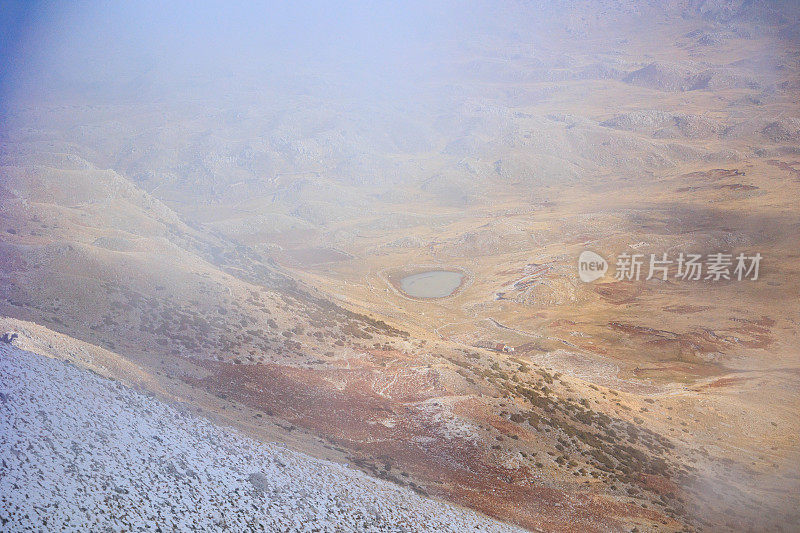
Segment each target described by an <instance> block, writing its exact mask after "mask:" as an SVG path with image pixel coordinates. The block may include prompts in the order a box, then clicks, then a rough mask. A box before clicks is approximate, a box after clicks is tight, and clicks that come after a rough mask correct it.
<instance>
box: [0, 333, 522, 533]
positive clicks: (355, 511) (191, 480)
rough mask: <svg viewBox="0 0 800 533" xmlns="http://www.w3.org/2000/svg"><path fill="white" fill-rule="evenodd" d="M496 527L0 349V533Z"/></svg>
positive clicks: (46, 361)
mask: <svg viewBox="0 0 800 533" xmlns="http://www.w3.org/2000/svg"><path fill="white" fill-rule="evenodd" d="M155 525H160V526H161V529H162V530H189V529H204V530H220V529H230V530H234V531H263V530H266V531H459V532H463V531H510V530H512V529H513V528H511V527H509V526H506V525H504V524H501V523H498V522H493V521H492V520H490V519H488V518H486V517H483V516H480V515H477V514H475V513H473V512H471V511H468V510H464V509H460V508H456V507H453V506H449V505H447V504H444V503H441V502H437V501H433V500H429V499H426V498H424V497H422V496H419V495H418V494H415V493H413V492H411V491H409V490H406V489H403V488H401V487H398V486H395V485H392V484H390V483H387V482H383V481H381V480H377V479H373V478H370V477H369V476H367V475H365V474H363V473H361V472H358V471H355V470H352V469H348V468H346V467H344V466H341V465H338V464H335V463H330V462H325V461H319V460H316V459H313V458H311V457H308V456H305V455H302V454H299V453H296V452H292V451H289V450H287V449H284V448H281V447H280V446H277V445H268V444H263V443H259V442H256V441H254V440H252V439H250V438H247V437H245V436H243V435H241V434H239V433H236V432H235V431H234V430H231V429H228V428H222V427H217V426H214V425H212V424H211V423H209V422H208V421H206V420H204V419H199V418H196V417H193V416H190V415H188V414H184V413H182V412H181V411H180V410H178V409H176V408H175V407H172V406H170V405H167V404H165V403H162V402H160V401H159V400H157V399H154V398H152V397H149V396H145V395H143V394H140V393H138V392H136V391H134V390H132V389H129V388H126V387H125V386H123V385H121V384H119V383H117V382H114V381H111V380H108V379H105V378H103V377H100V376H98V375H95V374H94V373H92V372H89V371H86V370H83V369H80V368H78V367H75V366H73V365H71V364H68V363H64V362H62V361H58V360H54V359H50V358H47V357H43V356H40V355H37V354H34V353H31V352H27V351H24V350H21V349H19V348H16V347H13V346H10V345H5V344H3V345H0V530H2V531H26V530H36V531H39V530H49V531H61V530H68V531H90V530H91V531H98V530H101V529H106V528H107V527H108V528H110V530H112V531H121V530H127V531H137V530H145V529H146V530H154V529H155Z"/></svg>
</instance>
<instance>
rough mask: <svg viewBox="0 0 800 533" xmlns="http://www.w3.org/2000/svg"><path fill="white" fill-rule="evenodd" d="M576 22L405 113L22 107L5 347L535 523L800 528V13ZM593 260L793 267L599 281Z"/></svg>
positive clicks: (430, 70) (509, 38)
mask: <svg viewBox="0 0 800 533" xmlns="http://www.w3.org/2000/svg"><path fill="white" fill-rule="evenodd" d="M546 6H547V7H542V8H541V9H542V10H545V9H546V10H550V11H548V16H547V17H546V20H547V24H546V26H545V25H544V23H543V22H541V21H542V20H545V17H540V16H538V15H535V13H538V12H537V11H536V10H533V9H532V8H530V7H529V6H528V7H525V6H523V7H520V8H519V10H520V11H515V10H514V9H512V8H511V7H508V8H507V11H502V12H501V10H500V9H499V8H498V9H497V13H495V12H494V11H492V13H494V14H495V15H496V19H493V20H492V21H491V22H486V24H487V27H486V28H484V33H479V32H476V33H475V34H474V37H473V38H472V39H471V40H468V41H467V42H466V44H465V45H464V46H460V47H459V48H458V49H457V51H452V50H450V49H448V48H447V43H445V44H442V43H436V45H437V46H441V47H443V48H444V49H445V50H446V52H436V53H433V52H430V51H429V50H427V51H426V50H423V52H426V53H422V57H429V58H437V59H436V61H434V60H433V59H431V60H430V62H429V63H428V64H425V63H423V65H422V66H421V67H419V68H418V69H416V70H414V71H413V73H409V78H408V79H404V80H402V81H398V82H397V84H396V85H395V81H396V80H395V79H394V78H392V79H391V87H389V88H386V87H383V86H381V87H379V88H378V89H375V88H369V87H367V88H364V87H359V88H358V89H355V88H353V87H349V86H347V85H346V82H342V81H341V80H340V79H339V78H338V77H336V75H335V74H330V73H326V72H325V71H324V70H323V69H316V68H315V69H311V68H310V67H309V72H307V73H299V74H297V75H296V76H295V77H294V78H292V79H291V80H289V81H287V80H286V79H284V78H283V76H284V73H282V72H278V71H276V73H275V74H274V76H275V78H276V79H277V78H278V77H280V78H281V81H280V82H278V81H274V80H273V79H272V78H270V80H269V83H266V84H261V82H258V83H257V82H256V81H255V80H256V79H259V80H260V79H261V78H258V77H257V76H256V75H255V74H253V80H254V81H252V82H250V81H249V79H248V78H247V77H246V76H245V75H241V76H240V77H238V78H236V83H235V84H234V83H233V81H232V80H231V79H228V78H225V77H218V78H213V79H210V80H206V81H204V82H203V83H199V82H198V83H197V84H192V85H190V86H189V85H187V86H180V87H177V88H174V89H171V90H172V91H173V92H172V93H170V94H174V95H176V96H174V97H169V98H167V97H158V98H155V97H154V98H149V97H148V94H147V91H146V90H144V89H143V88H142V86H141V85H135V83H139V84H142V83H146V81H145V82H142V81H141V80H140V79H137V80H138V81H137V80H134V81H131V82H130V83H131V84H133V85H131V86H130V87H129V90H130V92H131V96H130V97H126V98H118V99H106V98H100V97H98V98H96V99H93V98H89V97H86V96H84V95H82V94H80V93H76V94H66V95H64V96H63V98H62V99H60V100H59V101H58V102H51V101H46V102H44V103H43V102H41V101H26V100H25V99H20V100H19V101H18V102H16V103H15V105H14V106H13V107H12V108H11V109H12V110H11V111H9V112H8V113H7V115H6V117H5V119H4V121H5V126H4V129H3V131H2V139H1V141H2V145H1V146H0V165H1V168H0V332H5V331H9V332H11V331H13V332H17V333H18V334H19V337H18V339H17V340H16V341H15V343H16V344H17V345H18V346H19V347H20V348H22V349H24V350H29V351H32V352H36V353H40V354H42V355H45V356H49V357H54V358H57V359H66V360H68V361H70V362H71V363H72V364H74V365H76V366H78V367H83V368H87V369H90V370H92V371H94V372H96V373H98V374H100V375H102V376H105V377H108V378H112V379H115V380H119V381H120V382H121V383H123V384H125V385H127V386H130V387H132V388H134V389H136V390H138V391H142V392H146V393H148V394H153V395H155V396H156V397H157V398H159V399H161V400H162V401H165V402H169V403H170V404H173V405H180V406H182V408H186V409H188V410H189V411H190V412H192V413H194V414H196V415H199V416H201V417H205V418H208V419H209V420H211V421H212V422H214V423H216V424H218V425H221V426H223V427H233V428H236V429H238V430H239V431H241V432H242V433H244V434H245V435H247V436H249V437H251V438H253V439H255V440H256V441H263V442H280V443H285V444H286V445H287V446H288V447H289V448H291V449H293V450H297V451H300V452H303V453H306V454H308V455H311V456H314V457H317V458H320V459H326V460H332V461H335V462H339V463H343V464H348V465H350V466H352V467H354V468H358V469H360V470H363V471H365V472H367V473H368V474H370V475H372V476H376V477H378V478H381V479H383V480H388V481H390V482H392V483H395V484H398V485H401V486H403V487H406V488H409V489H412V490H414V491H416V492H417V493H419V494H421V495H426V496H429V497H432V498H435V499H439V500H443V501H447V502H451V503H453V504H457V505H460V506H464V507H467V508H470V509H473V510H476V511H479V512H480V513H483V514H486V515H488V516H490V517H493V518H497V519H499V520H502V521H504V522H508V523H511V524H515V525H519V526H521V527H523V528H527V529H530V530H537V531H631V530H634V528H635V529H636V530H638V531H681V530H690V531H695V530H700V531H792V530H796V528H797V527H798V524H800V511H798V508H799V507H798V504H799V503H800V466H798V465H800V445H799V443H798V435H800V337H798V331H799V326H800V298H799V296H800V104H799V103H798V102H800V99H799V98H798V97H800V18H798V13H800V10H798V9H797V7H796V6H793V3H791V2H787V3H785V4H784V3H780V2H663V3H662V2H652V3H650V2H644V3H641V4H639V3H625V2H616V1H614V2H564V3H559V4H558V5H555V4H546ZM587 6H590V7H591V9H590V7H587ZM598 6H599V7H598ZM603 6H605V7H603ZM495 25H496V27H495ZM496 28H502V31H499V30H497V29H496ZM431 46H433V45H431ZM437 50H438V49H437ZM456 52H457V53H456ZM312 70H313V72H312ZM259 76H261V74H259ZM414 76H417V77H416V78H414ZM331 80H334V81H331ZM273 81H274V83H273ZM126 83H127V82H126ZM353 83H354V84H355V83H356V82H355V81H354V82H353ZM387 83H388V82H387ZM287 86H289V88H287ZM275 87H279V89H277V88H275ZM361 90H364V91H370V96H369V97H364V98H361V97H360V96H359V95H360V94H361V93H360V92H359V91H361ZM221 93H222V94H225V95H226V96H225V97H224V98H221V97H217V96H216V95H219V94H221ZM587 249H589V250H593V251H596V252H597V253H599V254H601V255H602V256H604V257H605V258H607V259H609V261H611V258H613V257H616V256H617V255H618V254H621V253H623V252H628V253H633V252H634V251H635V252H636V253H641V254H645V255H647V256H649V254H651V253H652V254H657V255H660V254H662V253H669V254H670V255H671V256H677V255H678V254H679V253H681V252H683V253H699V254H711V253H716V252H726V253H732V254H738V253H740V252H744V253H748V254H752V253H755V252H758V253H760V254H761V255H762V256H763V260H762V263H761V270H760V274H759V278H758V279H757V280H741V281H739V280H736V279H733V280H728V281H725V280H721V281H712V280H705V279H701V280H696V281H694V280H683V279H679V278H676V277H675V274H676V272H675V270H674V268H673V269H672V270H670V272H669V276H668V279H667V280H666V281H663V280H660V279H650V280H645V279H644V278H642V279H640V280H638V281H637V280H616V279H615V278H614V277H613V275H612V273H613V268H612V272H609V273H608V275H606V276H605V277H603V278H601V279H599V280H597V281H595V282H593V283H583V282H582V281H580V279H579V278H578V272H577V258H578V255H579V254H580V253H581V252H582V251H583V250H587ZM612 264H613V261H612ZM426 270H451V271H456V272H461V273H463V274H464V278H463V283H462V284H461V286H459V288H458V289H457V290H456V291H455V293H454V294H452V295H451V296H448V297H445V298H435V299H424V298H412V297H410V296H408V295H407V294H405V293H404V292H403V291H402V290H401V288H400V286H399V284H398V281H397V280H399V279H401V278H402V277H403V276H405V275H407V274H411V273H415V272H422V271H426ZM503 348H505V350H504V349H503ZM511 348H513V351H512V350H511Z"/></svg>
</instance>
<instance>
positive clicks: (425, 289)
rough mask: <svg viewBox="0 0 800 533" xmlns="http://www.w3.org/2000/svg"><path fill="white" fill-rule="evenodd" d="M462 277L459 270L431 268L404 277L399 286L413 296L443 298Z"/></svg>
mask: <svg viewBox="0 0 800 533" xmlns="http://www.w3.org/2000/svg"><path fill="white" fill-rule="evenodd" d="M463 279H464V274H462V273H461V272H453V271H450V270H431V271H429V272H420V273H419V274H412V275H410V276H406V277H404V278H403V279H401V280H400V288H401V289H402V290H403V292H405V293H406V294H408V295H409V296H413V297H415V298H444V297H445V296H450V295H451V294H453V293H454V292H455V290H456V289H457V288H458V287H459V286H460V285H461V280H463Z"/></svg>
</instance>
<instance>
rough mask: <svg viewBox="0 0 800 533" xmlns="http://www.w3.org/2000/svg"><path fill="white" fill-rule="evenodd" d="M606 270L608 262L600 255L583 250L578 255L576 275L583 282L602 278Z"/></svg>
mask: <svg viewBox="0 0 800 533" xmlns="http://www.w3.org/2000/svg"><path fill="white" fill-rule="evenodd" d="M607 270H608V263H607V262H606V260H605V259H603V258H602V257H601V256H600V255H598V254H596V253H594V252H591V251H589V250H584V251H582V252H581V255H580V256H578V276H579V277H580V278H581V281H583V282H584V283H591V282H592V281H594V280H596V279H599V278H602V277H603V276H604V275H605V273H606V271H607Z"/></svg>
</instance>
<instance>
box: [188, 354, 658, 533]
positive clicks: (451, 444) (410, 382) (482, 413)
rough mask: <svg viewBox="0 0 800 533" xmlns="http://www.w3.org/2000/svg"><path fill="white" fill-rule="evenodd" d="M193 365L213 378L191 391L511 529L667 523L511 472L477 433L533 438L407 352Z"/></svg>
mask: <svg viewBox="0 0 800 533" xmlns="http://www.w3.org/2000/svg"><path fill="white" fill-rule="evenodd" d="M192 362H193V363H195V364H197V365H199V366H202V367H203V368H204V369H206V370H207V371H208V372H209V375H207V376H206V377H204V378H193V377H188V376H187V377H185V378H184V380H185V381H187V382H189V383H192V384H194V385H197V386H201V387H203V388H207V389H209V390H211V391H212V392H213V393H214V394H216V395H218V396H220V397H224V398H227V399H230V400H233V401H236V402H239V403H242V404H245V405H247V406H250V407H252V408H255V409H258V410H261V411H263V412H265V413H267V414H270V415H274V416H277V417H279V418H282V419H284V420H286V421H288V422H290V423H292V424H294V425H297V426H300V427H303V428H305V429H307V430H309V431H311V432H313V433H315V434H317V435H320V436H322V437H324V438H326V439H327V440H329V441H330V442H332V443H335V444H337V445H339V446H342V447H344V448H346V449H347V450H348V451H349V452H350V453H351V454H352V455H353V459H354V462H356V464H359V465H360V466H362V467H365V468H366V469H368V470H371V471H372V472H373V473H375V474H376V475H380V476H381V477H386V478H387V479H392V480H393V481H396V482H399V483H408V482H410V480H411V479H413V480H414V482H416V483H417V484H418V485H420V486H422V487H423V488H424V490H425V491H426V492H428V493H430V494H433V495H435V496H438V497H442V498H446V499H448V500H451V501H454V502H457V503H459V504H462V505H465V506H468V507H471V508H474V509H478V510H480V511H482V512H484V513H486V514H488V515H490V516H494V517H497V518H499V519H502V520H507V521H510V522H514V523H518V524H521V525H523V526H525V527H529V528H533V527H538V528H547V529H548V530H559V531H596V530H599V529H600V525H602V527H603V528H605V529H607V528H608V527H611V528H619V527H621V523H620V522H619V520H620V519H621V518H623V517H638V518H643V519H646V520H662V519H664V517H663V516H662V515H661V514H660V513H658V512H656V511H654V510H649V509H643V508H641V507H639V506H636V505H631V504H624V503H619V502H615V501H613V500H610V499H609V498H608V497H606V496H604V495H602V494H597V493H593V492H592V491H591V490H589V489H587V492H581V493H566V492H564V491H563V490H559V489H555V488H550V487H544V486H536V485H534V484H533V482H534V480H535V478H533V477H532V476H531V475H530V471H529V469H528V468H527V467H513V468H509V467H505V466H503V457H501V455H502V452H498V451H495V450H492V449H491V444H495V443H494V442H491V443H486V442H484V440H483V439H482V438H481V437H480V436H479V435H476V434H473V433H472V432H471V430H470V426H469V425H468V424H469V423H474V424H476V425H477V424H482V425H488V426H492V427H495V428H497V429H498V430H499V431H500V432H501V433H502V434H505V435H512V434H513V435H518V436H520V438H525V437H526V436H527V437H528V438H531V436H530V435H526V432H525V431H524V430H522V429H521V428H519V427H518V426H516V425H514V424H512V423H510V422H508V421H507V420H503V419H501V418H499V417H497V415H496V414H492V413H487V411H486V407H485V405H481V404H478V403H475V402H471V401H470V399H471V397H469V396H466V397H465V396H455V395H454V394H453V393H452V392H451V391H449V390H448V389H447V388H446V386H445V385H444V383H443V381H442V379H441V376H440V374H439V372H438V371H436V370H435V369H432V368H428V367H426V366H415V361H414V360H413V358H411V357H409V356H405V355H403V354H400V353H399V352H383V351H376V352H374V353H370V354H365V355H364V357H363V358H361V359H348V360H347V361H346V362H344V363H342V364H343V365H346V366H330V367H325V368H316V369H311V368H298V367H290V366H281V365H276V364H257V365H237V364H232V363H227V362H218V361H208V360H196V359H192ZM379 364H380V365H379ZM381 464H382V465H384V467H383V470H381V469H380V468H381V467H380V466H378V465H381ZM404 472H405V473H408V474H410V476H411V477H410V478H408V477H405V476H403V475H402V473H404ZM398 474H400V475H399V477H398ZM408 474H406V476H407V475H408Z"/></svg>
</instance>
